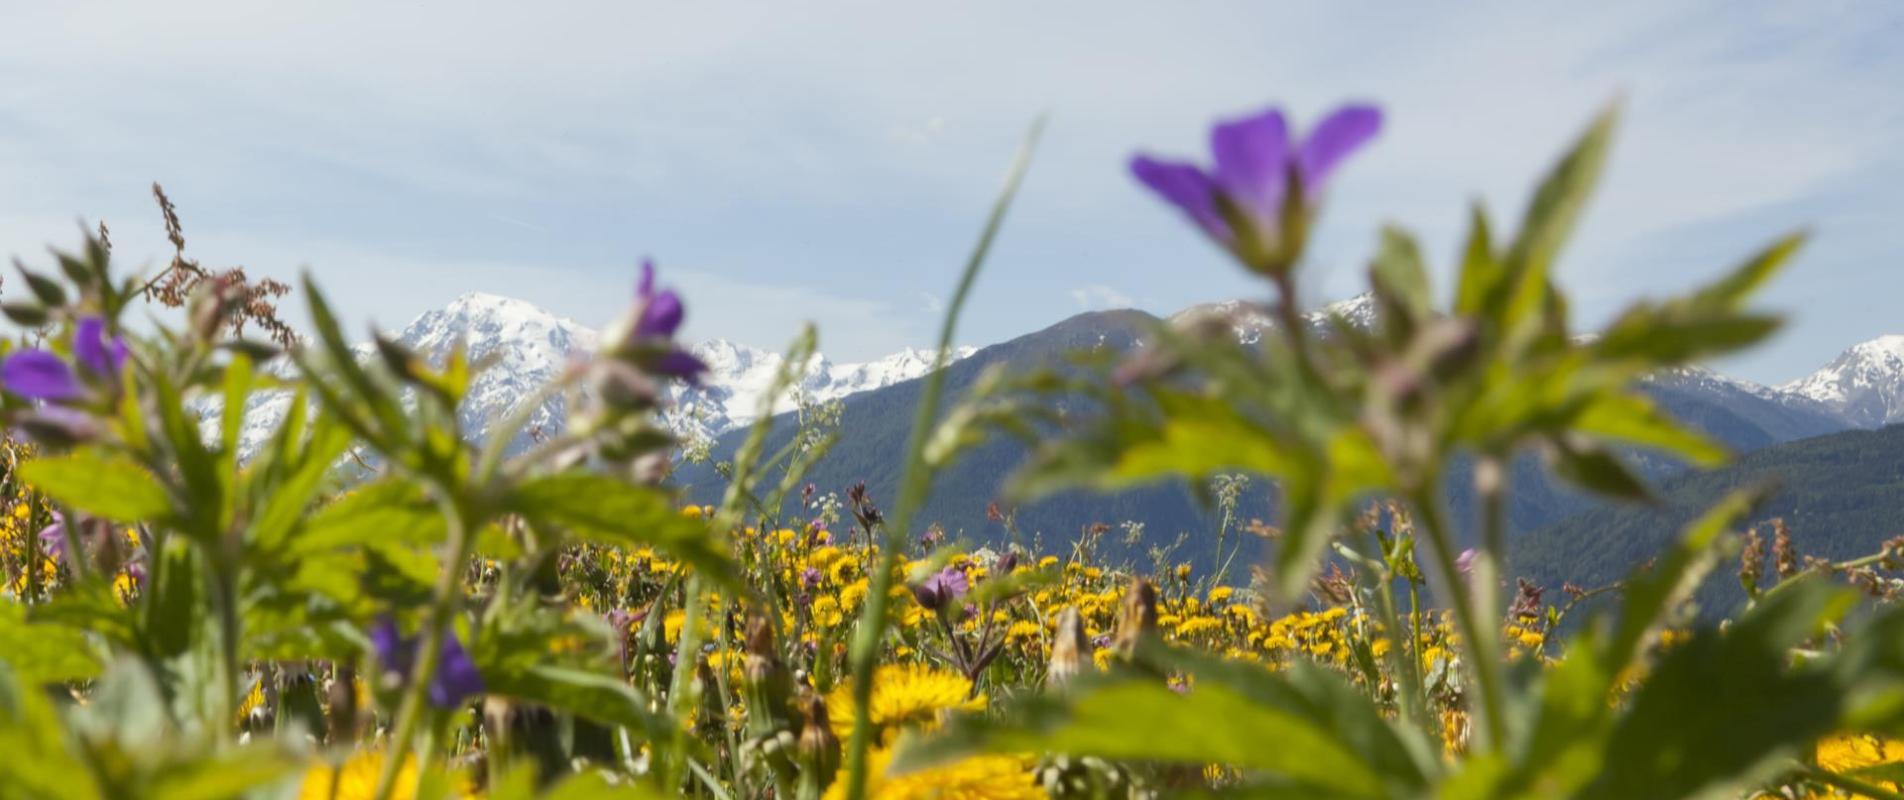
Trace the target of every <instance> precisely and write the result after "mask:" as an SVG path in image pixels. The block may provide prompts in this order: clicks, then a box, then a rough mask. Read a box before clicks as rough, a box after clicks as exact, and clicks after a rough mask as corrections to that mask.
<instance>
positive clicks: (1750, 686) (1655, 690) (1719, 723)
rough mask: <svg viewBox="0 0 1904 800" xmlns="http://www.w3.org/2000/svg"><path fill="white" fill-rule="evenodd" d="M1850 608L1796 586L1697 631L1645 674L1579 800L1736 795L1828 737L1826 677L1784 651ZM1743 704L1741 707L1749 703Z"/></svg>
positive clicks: (1819, 588) (1830, 695)
mask: <svg viewBox="0 0 1904 800" xmlns="http://www.w3.org/2000/svg"><path fill="white" fill-rule="evenodd" d="M1855 601H1856V598H1855V595H1853V594H1852V593H1850V592H1849V591H1848V590H1845V589H1842V588H1838V587H1832V586H1828V585H1826V584H1825V583H1824V582H1822V581H1805V582H1804V585H1802V586H1798V587H1795V588H1794V589H1792V590H1790V591H1784V592H1780V593H1778V594H1777V595H1775V596H1770V595H1768V596H1767V598H1766V599H1765V601H1764V602H1762V603H1760V605H1758V606H1757V607H1755V608H1754V609H1753V610H1752V611H1750V612H1748V613H1747V614H1746V615H1745V616H1744V617H1743V618H1742V619H1740V620H1739V621H1738V622H1737V624H1735V625H1733V626H1732V627H1731V628H1730V629H1729V630H1727V631H1726V632H1724V633H1723V634H1722V633H1719V632H1717V631H1712V630H1708V631H1702V632H1700V633H1698V634H1695V635H1694V636H1693V638H1692V640H1691V641H1688V642H1685V643H1683V644H1680V645H1678V646H1676V647H1674V648H1673V649H1672V650H1670V651H1669V652H1668V653H1667V654H1666V656H1665V657H1664V658H1663V659H1662V660H1661V661H1660V663H1659V664H1658V665H1657V667H1655V669H1654V670H1653V673H1652V675H1650V676H1649V677H1648V678H1647V680H1646V682H1645V684H1644V685H1642V686H1641V688H1640V689H1639V692H1638V693H1637V694H1636V695H1635V696H1634V698H1633V700H1632V705H1631V709H1630V710H1629V711H1628V712H1627V713H1626V714H1625V715H1624V716H1623V717H1622V718H1621V719H1620V721H1619V723H1618V724H1617V725H1616V726H1615V727H1614V729H1613V731H1612V734H1611V736H1610V737H1609V739H1608V743H1607V750H1606V757H1605V762H1604V765H1605V768H1604V771H1603V772H1602V773H1601V774H1600V776H1599V778H1598V779H1597V780H1596V781H1594V783H1593V784H1591V785H1589V786H1588V787H1587V790H1586V791H1585V792H1583V793H1582V794H1581V795H1580V796H1581V797H1584V798H1627V799H1629V800H1630V799H1641V800H1643V799H1644V798H1661V799H1662V800H1665V798H1680V797H1693V796H1710V795H1717V794H1733V795H1735V796H1736V795H1737V794H1740V793H1743V792H1745V791H1746V790H1747V789H1748V788H1749V787H1750V786H1751V785H1752V784H1753V783H1754V782H1755V781H1756V780H1760V779H1763V778H1765V777H1768V776H1769V775H1770V773H1771V772H1773V771H1776V770H1777V769H1779V768H1780V767H1781V765H1782V763H1783V762H1785V761H1787V760H1789V759H1790V758H1793V757H1795V756H1797V755H1798V754H1799V753H1800V752H1801V751H1802V749H1803V748H1805V747H1807V746H1809V745H1810V743H1811V742H1812V741H1813V740H1815V739H1816V738H1817V737H1818V736H1821V735H1824V734H1825V733H1828V732H1830V731H1831V730H1832V729H1833V727H1834V725H1835V723H1836V722H1837V720H1838V716H1839V713H1840V711H1841V708H1842V703H1843V701H1844V698H1843V695H1842V694H1841V692H1840V690H1839V688H1838V687H1837V686H1836V685H1835V683H1834V681H1833V679H1832V676H1831V675H1830V674H1829V673H1828V672H1827V671H1825V670H1820V669H1806V668H1804V667H1798V668H1792V667H1790V666H1788V665H1789V664H1790V654H1789V651H1790V649H1791V648H1792V647H1795V646H1797V645H1799V644H1800V643H1801V642H1803V641H1804V640H1805V639H1807V638H1809V637H1811V636H1814V635H1817V634H1818V633H1820V632H1822V631H1823V629H1824V626H1825V625H1827V624H1829V623H1832V622H1835V621H1836V620H1838V619H1840V618H1842V617H1843V615H1844V614H1845V612H1847V611H1848V610H1850V608H1851V606H1852V604H1853V603H1854V602H1855ZM1748 698H1749V700H1748Z"/></svg>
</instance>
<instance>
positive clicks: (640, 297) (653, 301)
mask: <svg viewBox="0 0 1904 800" xmlns="http://www.w3.org/2000/svg"><path fill="white" fill-rule="evenodd" d="M654 272H655V270H654V261H653V260H644V261H642V262H641V283H640V284H639V285H638V286H636V287H635V299H636V301H637V302H639V303H641V314H640V316H639V317H637V318H636V321H635V335H636V336H656V337H660V338H663V339H672V338H674V332H675V331H676V330H677V329H679V328H680V327H681V318H682V317H683V316H685V315H686V309H684V308H682V307H681V296H680V295H678V294H675V293H674V291H673V290H667V291H661V292H657V291H655V288H654Z"/></svg>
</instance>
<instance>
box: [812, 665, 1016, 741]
mask: <svg viewBox="0 0 1904 800" xmlns="http://www.w3.org/2000/svg"><path fill="white" fill-rule="evenodd" d="M984 707H985V696H984V695H979V696H978V697H973V696H972V682H971V681H968V680H966V679H965V676H963V675H960V674H958V673H955V672H943V671H940V670H935V669H933V668H931V667H928V666H924V665H920V664H909V665H896V664H895V665H881V666H880V667H879V669H878V670H877V671H876V672H874V673H873V696H872V704H871V708H872V714H871V716H872V723H873V727H875V728H879V729H890V728H896V727H900V726H908V725H918V726H921V727H932V726H935V725H937V724H938V721H939V716H940V714H942V713H944V712H947V711H976V710H979V709H982V708H984ZM854 709H855V705H854V703H853V687H852V685H851V684H849V683H842V684H840V685H839V686H837V687H835V688H834V689H833V691H832V693H830V694H828V695H827V696H826V711H827V721H828V722H830V723H832V725H833V732H834V733H835V734H837V735H838V736H839V737H840V740H841V741H845V740H846V739H847V737H849V736H851V735H852V734H853V716H854V714H855V713H856V712H855V711H854Z"/></svg>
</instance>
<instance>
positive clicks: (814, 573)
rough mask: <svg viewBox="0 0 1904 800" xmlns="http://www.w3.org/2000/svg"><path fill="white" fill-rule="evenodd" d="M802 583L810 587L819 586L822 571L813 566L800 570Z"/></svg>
mask: <svg viewBox="0 0 1904 800" xmlns="http://www.w3.org/2000/svg"><path fill="white" fill-rule="evenodd" d="M800 585H801V586H803V587H806V588H808V589H812V588H815V587H818V586H819V585H820V571H819V570H817V569H814V568H813V567H807V568H806V569H803V570H800Z"/></svg>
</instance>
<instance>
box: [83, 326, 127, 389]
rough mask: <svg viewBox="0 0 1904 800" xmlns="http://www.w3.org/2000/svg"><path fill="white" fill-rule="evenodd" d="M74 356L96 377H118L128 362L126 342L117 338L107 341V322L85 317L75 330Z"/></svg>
mask: <svg viewBox="0 0 1904 800" xmlns="http://www.w3.org/2000/svg"><path fill="white" fill-rule="evenodd" d="M73 356H74V358H75V359H76V360H77V361H78V362H79V363H80V364H82V365H84V366H85V367H86V368H87V369H89V370H92V372H93V374H94V375H99V376H101V377H118V375H119V367H120V366H121V365H123V364H125V362H126V341H125V340H124V339H121V338H119V337H116V336H115V337H113V338H112V340H111V341H107V339H106V321H105V320H104V319H101V318H99V317H85V318H83V319H81V320H80V321H79V325H78V327H76V328H75V329H74V330H73Z"/></svg>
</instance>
